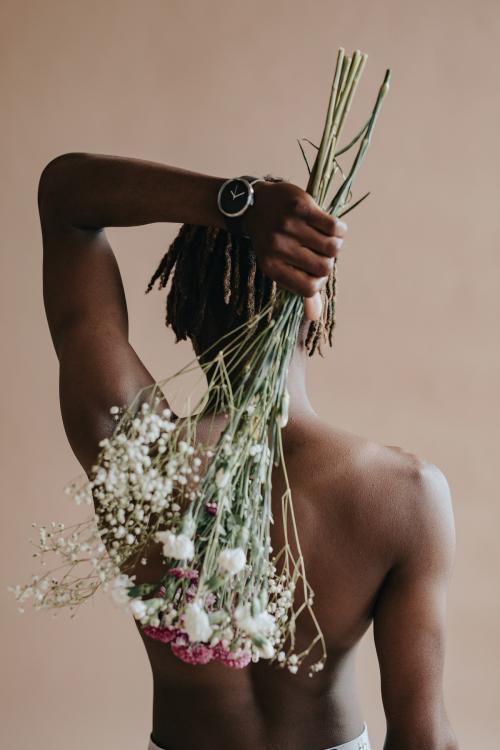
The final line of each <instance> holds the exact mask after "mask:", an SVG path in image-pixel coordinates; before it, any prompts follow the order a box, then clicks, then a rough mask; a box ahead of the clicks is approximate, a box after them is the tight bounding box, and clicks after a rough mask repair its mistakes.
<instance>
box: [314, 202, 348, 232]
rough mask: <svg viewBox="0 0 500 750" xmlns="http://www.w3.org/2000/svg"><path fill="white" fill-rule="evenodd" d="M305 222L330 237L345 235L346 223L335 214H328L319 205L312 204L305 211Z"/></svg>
mask: <svg viewBox="0 0 500 750" xmlns="http://www.w3.org/2000/svg"><path fill="white" fill-rule="evenodd" d="M306 222H307V223H308V224H309V225H310V226H311V227H314V228H315V229H317V230H318V231H319V232H323V234H327V235H329V236H330V237H334V236H335V237H345V234H346V232H347V224H346V223H345V221H342V219H339V218H337V217H336V216H330V214H329V213H327V212H326V211H323V210H322V209H321V208H320V207H319V206H317V205H312V206H310V207H309V211H308V212H307V217H306Z"/></svg>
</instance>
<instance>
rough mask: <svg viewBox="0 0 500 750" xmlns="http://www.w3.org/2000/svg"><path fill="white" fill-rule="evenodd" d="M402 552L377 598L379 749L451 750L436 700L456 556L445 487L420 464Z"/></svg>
mask: <svg viewBox="0 0 500 750" xmlns="http://www.w3.org/2000/svg"><path fill="white" fill-rule="evenodd" d="M411 492H412V494H414V497H412V498H411V507H412V513H411V520H410V523H411V528H409V529H408V530H407V534H406V538H405V552H404V555H403V557H402V558H401V560H400V561H399V562H398V563H397V564H395V565H394V566H393V568H392V569H391V570H390V572H389V574H388V575H387V577H386V580H385V581H384V584H383V586H382V589H381V591H380V593H379V595H378V598H377V601H376V604H375V612H374V630H373V632H374V638H375V646H376V649H377V656H378V660H379V665H380V675H381V689H382V700H383V704H384V710H385V714H386V719H387V741H386V745H384V748H386V750H389V749H390V750H393V748H394V750H396V749H399V748H406V749H407V750H412V749H413V748H417V747H418V748H423V747H425V748H426V749H427V750H431V749H434V748H435V749H436V750H445V748H455V747H456V744H455V740H454V736H453V733H452V731H451V729H450V727H449V724H448V721H447V718H446V712H445V708H444V699H443V686H442V680H443V668H444V657H445V630H446V599H447V587H448V582H449V577H450V574H451V570H452V567H453V560H454V554H455V526H454V519H453V510H452V504H451V497H450V492H449V487H448V483H447V481H446V479H445V477H444V476H443V474H442V473H441V472H440V471H439V470H438V469H437V468H436V467H434V466H431V465H427V466H426V467H425V468H424V469H423V470H422V472H421V477H420V479H419V480H417V481H416V483H415V486H414V487H413V489H412V490H411Z"/></svg>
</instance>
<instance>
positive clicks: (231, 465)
mask: <svg viewBox="0 0 500 750" xmlns="http://www.w3.org/2000/svg"><path fill="white" fill-rule="evenodd" d="M366 57H367V56H366V55H365V54H362V53H361V52H360V51H359V50H356V51H355V52H354V53H353V54H352V56H348V55H346V54H345V52H344V50H343V49H340V50H339V52H338V56H337V63H336V67H335V73H334V78H333V83H332V87H331V92H330V98H329V103H328V110H327V116H326V120H325V125H324V129H323V135H322V139H321V142H320V145H319V146H315V145H314V144H312V143H311V142H310V141H308V142H309V143H310V144H311V145H312V146H313V147H314V148H315V149H316V157H315V160H314V164H313V166H312V168H310V167H309V164H308V161H307V157H306V155H305V153H304V149H303V148H302V145H301V144H300V141H299V145H300V148H301V151H302V154H303V156H304V159H305V162H306V165H307V168H308V171H309V181H308V184H307V192H308V193H309V194H310V195H311V196H312V197H313V198H314V199H315V201H316V202H317V203H318V205H319V206H320V207H321V208H322V209H323V210H325V211H327V212H329V213H330V214H333V215H337V216H341V215H343V214H345V213H347V211H349V210H351V209H352V208H354V206H356V205H358V204H359V202H360V201H361V200H363V198H365V197H366V196H363V198H361V199H360V200H358V201H356V202H355V203H352V202H351V199H352V195H351V186H352V183H353V180H354V177H355V175H356V173H357V170H358V169H359V167H360V165H361V162H362V160H363V157H364V155H365V153H366V150H367V148H368V145H369V143H370V137H371V134H372V131H373V127H374V125H375V121H376V118H377V115H378V113H379V110H380V107H381V104H382V101H383V98H384V96H385V94H386V92H387V90H388V86H389V77H390V73H389V71H387V73H386V75H385V78H384V81H383V83H382V86H381V88H380V90H379V92H378V96H377V99H376V102H375V106H374V108H373V110H372V112H371V114H370V117H369V118H368V121H367V122H366V124H365V125H364V126H363V128H362V129H361V130H360V132H359V133H358V134H357V135H356V137H355V138H353V139H352V140H351V142H350V143H348V144H347V145H346V146H344V147H343V148H341V149H338V148H337V144H338V141H339V139H340V136H341V134H342V131H343V127H344V123H345V120H346V117H347V114H348V113H349V109H350V106H351V102H352V98H353V95H354V92H355V90H356V87H357V85H358V82H359V79H360V76H361V73H362V71H363V67H364V65H365V62H366ZM304 140H307V139H304ZM356 146H357V149H356V153H355V156H354V159H353V161H352V164H351V166H350V168H349V170H348V171H347V174H346V173H344V171H343V170H342V168H341V166H340V164H339V161H338V159H339V157H340V156H341V155H342V154H344V153H346V152H347V151H349V150H350V149H352V148H354V147H356ZM336 177H339V178H340V183H339V185H338V187H337V188H336V190H335V191H334V194H333V196H332V197H330V194H331V191H332V186H333V184H334V180H335V178H336ZM268 307H269V305H267V306H266V307H264V308H263V309H262V310H260V311H259V312H258V313H257V314H256V315H255V316H254V318H252V319H251V320H250V321H249V322H247V323H245V324H243V325H241V326H240V327H239V328H237V329H235V330H233V331H232V332H231V338H230V341H229V342H228V341H227V339H226V337H222V338H221V339H219V341H218V342H217V346H216V349H217V353H216V355H215V356H214V357H212V358H210V359H209V360H207V361H206V364H204V365H202V369H205V370H206V371H208V370H209V369H210V385H209V388H208V391H207V392H206V393H205V395H204V396H203V398H202V399H201V402H200V403H198V404H196V406H195V408H194V409H192V410H191V409H189V410H188V413H187V415H186V416H184V417H179V418H177V419H174V418H173V415H172V412H171V411H170V409H163V410H162V411H161V412H160V413H158V412H159V409H158V408H157V407H158V404H159V403H160V401H161V396H162V391H161V388H162V386H164V385H167V384H168V383H169V382H170V381H172V380H174V379H177V378H179V377H180V376H181V375H184V374H186V373H187V372H190V371H191V370H193V369H195V368H196V369H198V368H199V366H200V365H199V362H198V360H197V359H194V360H193V361H192V362H190V363H189V364H188V365H186V366H185V367H184V368H182V370H180V371H179V372H177V373H175V374H174V375H173V376H171V377H170V378H167V379H165V380H163V381H159V382H157V383H156V384H155V385H154V387H152V388H151V389H150V390H149V389H145V390H144V391H141V392H140V393H138V394H137V396H136V398H135V399H134V401H133V403H132V404H130V405H128V406H127V407H120V406H113V407H112V408H111V413H112V414H113V415H114V417H115V419H116V427H115V430H114V432H113V434H112V436H111V437H110V438H106V439H104V440H102V441H101V443H100V444H99V445H100V452H99V455H98V456H97V459H96V463H95V465H94V466H93V468H92V473H91V475H90V476H89V478H88V479H87V477H85V479H84V480H82V479H81V478H79V479H77V480H75V481H73V482H71V483H70V484H68V485H67V487H66V488H65V489H66V492H67V493H68V494H70V495H72V496H73V498H74V500H75V502H76V503H77V504H80V503H86V504H89V505H90V504H92V502H94V505H95V514H93V515H92V517H91V518H89V519H88V520H87V521H85V522H83V523H79V524H76V525H75V526H70V527H68V528H66V527H65V526H64V524H62V523H60V524H56V523H55V522H52V525H51V526H50V527H48V528H47V527H45V526H41V527H40V528H39V540H38V544H36V545H35V546H36V547H37V552H35V553H34V556H40V557H42V558H44V557H45V555H46V554H48V553H54V554H55V555H57V556H59V558H60V559H61V565H60V566H58V567H57V568H55V569H52V570H50V571H49V572H47V573H46V574H45V575H41V576H38V575H35V576H33V577H32V581H31V582H30V583H29V584H27V585H25V586H19V585H18V586H11V587H9V589H10V590H11V591H12V592H13V593H14V595H15V597H16V599H17V600H18V602H19V603H20V604H22V603H23V602H24V601H25V600H26V599H28V598H30V597H32V598H33V603H34V606H35V608H37V609H38V608H59V607H70V608H71V609H74V608H75V607H77V606H78V605H79V604H81V603H82V602H83V601H84V600H85V599H87V598H89V597H90V596H92V595H93V594H94V593H95V592H96V590H97V589H98V588H100V587H101V586H102V587H103V589H104V590H110V593H111V596H112V598H113V600H114V601H115V602H116V603H117V604H118V605H120V606H122V607H123V608H124V609H125V610H126V611H128V612H130V613H132V614H133V616H134V618H136V620H138V621H139V622H140V624H141V627H142V629H143V631H144V632H145V633H146V634H147V635H148V636H150V637H151V638H155V639H157V640H160V641H162V642H164V643H168V644H170V647H171V649H172V651H173V653H174V654H175V655H176V656H177V657H179V658H180V659H182V660H184V661H186V662H188V663H191V664H206V663H207V662H209V661H212V660H217V661H220V662H221V663H223V664H225V665H227V666H230V667H236V668H238V667H244V666H245V665H247V664H248V663H249V662H250V661H258V660H259V659H260V658H264V659H268V660H270V661H271V662H276V663H277V664H279V665H280V666H282V667H286V668H288V669H289V670H290V672H292V673H295V672H297V670H298V668H299V666H300V665H301V663H302V662H303V661H304V660H305V659H306V657H307V656H308V655H309V654H310V653H311V651H312V650H313V648H314V647H315V646H316V645H318V646H319V647H320V649H321V653H320V654H319V657H318V658H317V659H316V661H313V663H312V664H311V665H310V666H309V674H310V675H311V676H312V675H313V674H314V673H315V672H317V671H319V670H321V669H322V668H323V666H324V663H325V660H326V647H325V641H324V638H323V634H322V632H321V628H320V627H319V624H318V622H317V620H316V617H315V615H314V611H313V598H314V595H313V591H312V589H311V587H310V585H309V583H308V581H307V577H306V571H305V569H304V560H303V557H302V553H301V548H300V540H299V534H298V529H297V526H296V522H295V517H294V512H293V504H292V494H291V490H290V486H289V482H288V477H287V472H286V466H285V461H284V455H283V444H282V438H281V430H282V428H283V427H284V426H285V425H286V423H287V417H288V401H289V395H288V391H287V387H286V380H287V372H288V367H289V363H290V359H291V356H292V353H293V350H294V347H295V342H296V338H297V333H298V329H299V325H300V321H301V318H302V312H303V304H302V298H301V297H299V296H297V295H294V294H292V293H290V292H288V291H286V290H284V289H280V290H279V291H278V293H277V298H276V301H275V304H274V309H273V312H272V317H271V318H270V319H269V315H268V313H269V309H268ZM325 307H326V306H324V308H325ZM265 318H267V319H268V323H267V324H266V325H264V326H259V325H258V324H259V322H260V321H263V320H264V319H265ZM224 339H226V341H225V340H224ZM146 391H148V392H147V393H146ZM220 412H224V413H225V414H226V415H227V417H228V419H227V423H226V426H225V428H224V429H223V431H222V433H221V434H220V436H219V438H218V440H217V442H216V444H215V445H205V444H204V443H203V442H201V441H200V440H198V439H197V434H196V433H197V425H198V423H199V420H200V419H202V418H203V417H204V416H205V415H206V414H208V413H210V414H213V413H220ZM280 464H281V466H282V470H283V472H284V477H285V481H286V490H285V492H284V493H283V495H282V498H281V506H282V507H281V511H282V514H283V529H284V535H285V543H284V546H283V547H282V549H280V550H277V551H275V550H273V549H272V546H271V535H270V527H271V523H273V516H272V508H271V472H272V468H273V466H279V465H280ZM33 526H36V524H33ZM158 543H160V544H161V547H162V562H163V564H164V566H165V567H164V571H163V575H161V577H159V578H158V580H154V581H148V582H142V583H138V582H137V580H136V578H137V576H136V575H135V574H133V575H129V574H128V573H130V571H131V570H133V569H136V570H137V566H138V565H139V564H141V563H142V564H143V565H144V564H146V562H147V554H148V550H149V549H151V546H152V545H156V546H157V545H158ZM45 564H46V561H45V560H44V559H42V565H45ZM82 566H86V570H87V573H86V575H82V574H80V575H77V573H76V572H75V569H77V570H78V571H81V570H82ZM60 570H63V571H64V573H63V574H61V575H59V577H58V578H56V577H54V573H56V572H57V571H60ZM126 571H128V572H126ZM298 587H300V592H299V593H300V597H299V596H297V590H298ZM299 598H300V600H301V603H300V605H299V606H297V605H296V602H297V600H298V599H299ZM20 611H23V609H22V607H20ZM303 611H307V612H308V613H309V615H310V616H311V617H312V620H313V622H314V625H315V628H316V635H315V637H314V638H313V640H312V642H311V643H310V644H309V646H308V647H307V648H306V649H303V650H302V651H300V652H299V653H297V652H296V639H295V631H296V621H297V618H298V617H299V616H300V614H301V613H302V612H303Z"/></svg>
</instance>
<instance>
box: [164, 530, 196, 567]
mask: <svg viewBox="0 0 500 750" xmlns="http://www.w3.org/2000/svg"><path fill="white" fill-rule="evenodd" d="M155 539H156V540H157V541H158V542H162V544H163V554H164V556H165V557H175V558H176V559H177V560H191V558H192V557H194V544H193V542H192V540H191V539H190V538H189V537H188V536H186V535H185V534H174V533H173V531H157V532H156V535H155Z"/></svg>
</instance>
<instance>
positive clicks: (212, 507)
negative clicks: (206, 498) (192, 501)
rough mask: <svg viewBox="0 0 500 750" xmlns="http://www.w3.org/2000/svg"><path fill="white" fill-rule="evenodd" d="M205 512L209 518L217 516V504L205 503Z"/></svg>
mask: <svg viewBox="0 0 500 750" xmlns="http://www.w3.org/2000/svg"><path fill="white" fill-rule="evenodd" d="M205 510H206V511H207V513H209V514H210V515H211V516H215V515H217V503H205Z"/></svg>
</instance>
